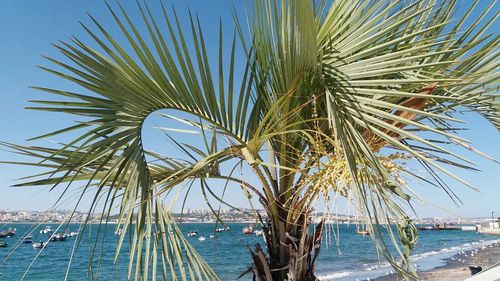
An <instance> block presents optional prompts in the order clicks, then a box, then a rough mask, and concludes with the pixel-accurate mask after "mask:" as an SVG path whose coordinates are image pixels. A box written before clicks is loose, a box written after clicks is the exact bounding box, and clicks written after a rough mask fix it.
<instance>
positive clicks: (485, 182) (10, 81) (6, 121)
mask: <svg viewBox="0 0 500 281" xmlns="http://www.w3.org/2000/svg"><path fill="white" fill-rule="evenodd" d="M153 2H154V3H153V4H152V6H153V7H156V8H158V5H156V4H157V2H156V1H153ZM167 2H168V3H167V5H170V2H169V1H167ZM173 2H174V5H175V6H176V8H177V10H178V13H179V15H180V18H181V21H185V22H187V20H188V19H187V8H188V7H190V8H191V9H192V10H194V11H196V12H198V14H199V16H200V18H201V21H202V23H203V29H204V32H205V35H206V38H207V41H208V42H217V32H218V19H219V17H222V20H223V24H224V29H225V30H226V31H227V32H226V34H227V36H226V39H228V38H230V37H231V36H232V32H233V28H234V24H233V23H232V16H231V3H233V2H232V1H229V0H224V1H222V0H212V1H210V0H199V1H173ZM486 2H488V1H480V5H485V4H486ZM49 3H50V4H49ZM235 3H238V4H237V7H236V8H237V9H239V10H241V9H242V8H243V7H242V6H241V1H235ZM124 6H125V7H126V8H127V9H128V10H130V11H136V9H135V1H127V2H125V3H124ZM87 12H90V13H91V14H92V15H93V16H95V17H96V18H97V19H98V20H99V21H100V22H101V23H103V25H104V26H106V27H109V28H111V29H110V30H111V32H113V31H116V26H115V24H114V23H113V20H112V18H111V16H110V14H109V12H108V11H107V9H106V7H105V4H104V1H86V0H79V1H65V0H57V1H50V2H48V1H19V0H13V1H12V0H9V1H2V9H0V42H1V44H0V85H2V86H1V88H0V140H1V141H7V142H12V143H17V144H28V143H27V142H26V141H25V140H26V139H28V138H30V137H33V136H36V135H39V134H41V133H45V132H48V131H51V130H54V129H58V128H61V127H63V126H64V125H67V124H70V122H71V121H72V120H71V119H68V118H67V117H65V116H63V115H60V114H50V113H41V112H35V111H27V110H25V109H24V107H26V106H28V105H29V103H28V102H27V100H29V99H33V98H40V97H41V95H45V94H43V93H39V92H36V91H34V90H31V89H29V88H28V86H30V85H39V86H49V87H52V88H66V89H68V87H73V85H71V84H68V83H67V82H64V81H61V80H60V79H58V78H56V77H54V76H51V75H49V74H47V73H45V72H43V71H41V70H39V69H37V68H36V65H49V64H48V63H47V62H46V61H45V60H44V59H43V58H42V57H41V56H42V55H49V56H51V57H55V58H61V57H62V56H61V55H60V54H59V53H58V52H57V51H56V50H55V48H53V47H52V46H51V43H54V42H56V41H57V40H59V39H62V40H67V39H68V38H70V37H71V36H76V37H78V38H80V39H82V40H83V41H84V42H91V41H90V40H88V36H87V35H86V34H85V32H84V31H83V29H82V28H81V26H80V25H79V23H78V21H82V22H84V23H86V24H89V25H90V19H89V17H88V16H87V14H86V13H87ZM154 13H157V14H159V11H158V10H156V11H155V12H154ZM496 26H498V25H496ZM493 30H495V29H493ZM228 41H229V40H226V42H228ZM208 45H209V52H213V54H214V57H216V51H217V49H216V48H215V47H214V46H213V45H215V44H212V45H211V44H210V43H209V44H208ZM45 97H46V96H45ZM462 117H463V119H464V120H466V121H467V123H468V124H469V126H470V127H471V128H472V130H470V131H468V132H465V133H464V135H463V136H464V137H465V138H467V139H470V140H471V141H473V143H474V145H475V147H477V148H479V149H480V150H483V151H485V152H487V153H488V154H490V155H491V156H493V157H494V158H496V159H500V149H499V145H498V144H499V143H500V134H498V132H497V131H496V130H495V129H494V128H493V127H492V126H491V125H489V124H488V123H487V122H485V121H484V120H482V119H481V118H479V117H478V116H473V115H464V116H462ZM155 118H156V117H155ZM148 121H149V122H148V123H147V125H148V128H146V130H148V132H147V134H146V143H147V144H148V143H149V144H150V145H151V146H152V147H155V148H156V147H161V146H162V145H163V143H164V142H165V138H163V137H162V136H161V134H159V133H158V132H154V129H152V128H151V127H152V126H153V125H154V124H153V122H152V121H153V120H148ZM160 122H161V119H158V120H156V119H155V120H154V123H160ZM158 125H162V124H158ZM148 138H149V139H148ZM61 140H62V139H60V138H57V139H53V141H61ZM44 142H46V141H40V142H38V144H41V145H44V144H46V143H44ZM34 144H37V143H34ZM466 155H468V156H469V157H470V158H471V159H473V160H474V161H476V163H477V164H478V167H479V168H480V169H481V170H482V171H481V172H479V173H472V172H461V171H456V170H455V171H456V172H458V173H459V174H460V175H461V176H462V177H463V178H464V179H466V180H467V181H469V182H472V183H474V184H475V186H476V187H478V188H479V189H480V190H481V191H480V192H479V193H478V192H474V191H472V190H468V189H467V188H466V187H463V186H460V185H459V184H456V183H453V182H451V183H450V185H451V186H453V187H454V190H455V191H456V192H457V194H458V195H459V196H460V198H461V199H462V200H463V202H464V206H461V207H460V208H456V207H454V206H453V205H452V203H451V201H450V200H449V199H448V198H447V197H446V195H445V194H444V192H442V191H440V190H435V188H432V187H428V186H421V185H416V184H412V185H411V186H412V187H413V188H414V189H415V190H417V191H418V192H419V193H420V194H421V195H422V196H423V197H424V198H426V199H428V200H429V202H432V203H434V204H436V205H439V206H442V207H445V208H447V209H448V210H450V211H452V212H454V213H456V214H458V215H461V216H466V217H468V216H488V215H490V214H491V211H495V212H496V213H497V214H498V215H500V207H499V206H500V202H499V200H500V189H499V187H500V186H499V176H500V166H499V165H498V164H495V163H493V162H491V161H488V160H485V159H482V158H481V157H478V156H475V155H474V154H471V153H466ZM0 159H1V160H16V159H18V158H17V156H15V155H13V154H10V153H6V152H4V151H0ZM35 172H37V170H36V169H34V168H27V167H19V166H8V165H0V210H1V209H37V210H44V209H46V208H48V207H50V206H51V204H52V203H53V202H54V200H55V197H56V196H55V194H53V193H49V192H48V190H47V189H46V188H41V187H35V188H12V187H9V186H10V185H11V184H13V183H14V182H15V181H13V180H14V179H16V178H19V177H22V176H27V175H31V174H33V173H35ZM245 176H246V177H247V176H250V174H248V175H245ZM233 189H234V191H231V192H230V193H229V196H231V197H233V198H240V196H234V195H236V194H237V193H238V192H239V187H237V186H233ZM195 194H198V196H195V197H194V198H192V200H190V201H189V203H188V207H190V208H195V209H200V208H204V205H203V200H202V199H201V197H200V196H199V193H195ZM232 202H233V203H235V204H236V205H240V206H246V205H247V203H246V202H245V201H244V200H241V199H234V200H232ZM341 206H342V204H341ZM65 207H67V208H70V207H71V206H70V205H67V206H65ZM416 209H417V210H418V213H419V214H420V215H421V216H450V215H449V214H447V213H445V212H444V211H442V210H440V209H439V208H436V207H432V206H417V208H416ZM339 212H345V211H343V210H342V208H341V209H339Z"/></svg>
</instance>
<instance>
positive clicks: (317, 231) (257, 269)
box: [252, 212, 323, 281]
mask: <svg viewBox="0 0 500 281" xmlns="http://www.w3.org/2000/svg"><path fill="white" fill-rule="evenodd" d="M283 215H285V216H283ZM286 217H287V216H286V214H283V212H282V214H281V216H280V217H279V218H276V217H269V219H268V223H267V225H265V226H264V227H263V237H264V242H265V245H266V248H267V254H265V253H264V250H263V249H262V247H261V246H260V245H259V244H257V245H256V246H255V252H252V258H253V268H252V271H253V274H254V279H253V280H255V281H315V280H318V279H317V278H316V277H315V275H314V266H315V262H316V259H317V257H318V255H319V253H320V247H321V237H322V234H323V221H321V222H320V223H319V224H318V225H316V226H315V227H314V229H313V230H312V231H311V222H310V219H311V216H310V213H309V212H303V213H301V214H300V215H299V218H298V220H296V222H295V223H293V222H287V221H286ZM283 218H285V219H283Z"/></svg>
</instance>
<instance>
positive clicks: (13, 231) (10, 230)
mask: <svg viewBox="0 0 500 281" xmlns="http://www.w3.org/2000/svg"><path fill="white" fill-rule="evenodd" d="M6 234H7V237H11V236H14V235H15V234H16V229H15V228H9V229H7V233H6Z"/></svg>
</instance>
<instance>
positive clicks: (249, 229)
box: [241, 224, 253, 234]
mask: <svg viewBox="0 0 500 281" xmlns="http://www.w3.org/2000/svg"><path fill="white" fill-rule="evenodd" d="M241 232H242V233H243V234H252V233H253V224H250V225H249V226H246V227H244V228H243V229H242V230H241Z"/></svg>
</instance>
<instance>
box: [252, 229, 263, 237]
mask: <svg viewBox="0 0 500 281" xmlns="http://www.w3.org/2000/svg"><path fill="white" fill-rule="evenodd" d="M253 233H255V236H262V230H255V231H254V232H253Z"/></svg>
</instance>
